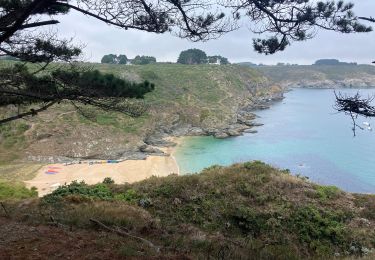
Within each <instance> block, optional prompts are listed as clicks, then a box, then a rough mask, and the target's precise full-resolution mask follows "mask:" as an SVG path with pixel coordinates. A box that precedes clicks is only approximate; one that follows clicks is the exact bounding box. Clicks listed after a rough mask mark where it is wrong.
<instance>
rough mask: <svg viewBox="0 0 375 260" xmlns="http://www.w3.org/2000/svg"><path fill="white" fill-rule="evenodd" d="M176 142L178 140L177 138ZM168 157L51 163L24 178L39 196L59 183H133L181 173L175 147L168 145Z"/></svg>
mask: <svg viewBox="0 0 375 260" xmlns="http://www.w3.org/2000/svg"><path fill="white" fill-rule="evenodd" d="M174 141H175V140H174ZM163 151H164V152H165V153H166V154H167V155H166V156H149V157H147V159H146V160H127V161H123V162H119V163H103V164H91V165H90V164H89V163H81V164H73V165H64V164H51V165H46V166H44V167H42V168H41V169H40V170H39V171H38V173H37V175H36V177H35V178H34V179H32V180H29V181H25V184H26V186H27V187H28V188H31V187H36V188H37V189H38V193H39V196H44V195H46V194H48V193H51V192H52V191H53V190H55V189H56V188H57V187H58V186H60V185H64V184H68V183H71V182H72V181H75V180H76V181H84V182H86V183H87V184H96V183H100V182H102V181H103V179H104V178H106V177H110V178H112V179H113V180H114V181H115V182H116V183H118V184H121V183H125V182H128V183H133V182H137V181H141V180H145V179H147V178H150V177H152V176H158V177H164V176H168V175H170V174H179V168H178V165H177V162H176V160H175V159H174V157H173V151H174V148H165V149H163Z"/></svg>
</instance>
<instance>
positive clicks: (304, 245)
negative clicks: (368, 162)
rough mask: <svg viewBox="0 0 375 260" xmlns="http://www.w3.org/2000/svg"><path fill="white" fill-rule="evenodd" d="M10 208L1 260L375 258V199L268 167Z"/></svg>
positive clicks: (73, 192) (69, 192) (86, 191)
mask: <svg viewBox="0 0 375 260" xmlns="http://www.w3.org/2000/svg"><path fill="white" fill-rule="evenodd" d="M107 182H108V181H107ZM108 183H109V182H108ZM4 206H5V208H6V209H7V213H5V212H4V211H1V210H0V216H2V217H0V223H2V224H4V227H9V228H4V230H3V231H2V232H1V233H0V240H1V241H4V242H2V243H1V244H0V258H1V256H2V257H3V258H4V257H5V258H7V257H9V256H10V255H12V256H17V257H20V258H23V257H24V256H33V257H35V258H37V257H38V256H43V254H45V253H46V252H49V253H48V255H49V257H63V258H66V257H68V256H69V257H71V258H77V257H79V256H82V255H85V257H87V258H102V259H103V258H108V257H112V258H119V257H129V256H133V257H135V256H138V257H149V256H154V257H159V258H158V259H164V258H163V257H168V259H208V258H213V259H306V258H312V257H314V258H317V257H319V258H320V259H330V258H333V257H335V256H336V257H338V256H340V257H343V258H347V259H349V258H350V259H351V258H353V257H357V256H366V257H367V259H373V258H372V257H375V255H374V252H373V251H371V250H372V248H374V247H375V197H374V196H373V195H356V194H349V193H345V192H343V191H341V190H339V189H338V188H335V187H331V186H328V187H326V186H319V185H316V184H313V183H310V182H308V181H306V180H305V179H304V178H297V177H294V176H291V175H290V174H289V172H288V171H287V170H285V171H282V170H277V169H274V168H272V167H270V166H268V165H265V164H263V163H261V162H253V163H245V164H236V165H233V166H231V167H219V166H213V167H210V168H208V169H206V170H204V171H203V172H202V173H201V174H197V175H190V176H169V177H166V178H151V179H149V180H146V181H142V182H139V183H135V184H132V185H116V184H98V185H95V186H88V185H85V184H83V183H73V184H71V185H70V186H65V187H61V188H59V189H58V190H56V191H55V192H54V193H52V194H50V195H48V196H46V197H44V198H42V199H32V200H27V201H18V202H17V201H13V202H10V201H8V202H5V203H4ZM5 217H8V218H7V219H6V218H5ZM11 227H12V228H11ZM30 230H35V232H30ZM100 231H101V232H100ZM39 234H43V236H40V235H39ZM140 238H142V239H146V240H147V241H145V240H142V239H140ZM14 241H17V242H14ZM61 241H66V242H64V245H63V244H62V242H61ZM149 242H151V243H152V244H153V245H151V244H150V243H149ZM20 245H22V248H21V247H20ZM158 249H159V250H158Z"/></svg>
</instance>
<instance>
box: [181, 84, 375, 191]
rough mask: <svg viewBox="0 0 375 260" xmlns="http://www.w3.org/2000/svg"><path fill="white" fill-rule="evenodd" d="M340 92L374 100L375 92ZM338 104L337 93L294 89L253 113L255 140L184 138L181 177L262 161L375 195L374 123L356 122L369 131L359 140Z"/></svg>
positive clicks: (250, 137)
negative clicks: (257, 124)
mask: <svg viewBox="0 0 375 260" xmlns="http://www.w3.org/2000/svg"><path fill="white" fill-rule="evenodd" d="M335 91H336V92H337V93H338V92H341V93H342V94H348V95H354V94H356V93H357V92H360V93H361V95H363V96H365V97H367V96H372V95H373V94H375V89H336V90H335ZM334 103H335V94H334V90H332V89H304V88H296V89H292V90H291V91H289V92H287V93H285V99H284V100H282V101H280V102H277V103H274V104H273V105H272V106H271V108H270V109H265V110H259V111H254V113H255V114H256V115H257V116H258V118H257V119H256V122H257V123H262V124H264V125H263V126H259V127H256V128H254V130H257V131H258V132H257V133H255V134H245V135H243V136H240V137H231V138H228V139H215V138H213V137H186V138H183V140H182V142H181V144H180V145H179V146H178V147H177V148H176V151H175V154H174V156H175V158H176V160H177V163H178V165H179V167H180V172H181V174H194V173H197V172H200V171H201V170H202V169H204V168H206V167H209V166H212V165H223V166H225V165H231V164H233V163H238V162H245V161H254V160H261V161H264V162H266V163H268V164H270V165H272V166H274V167H276V168H279V169H289V170H290V171H291V173H292V174H294V175H297V174H298V175H301V176H306V177H308V178H309V179H310V180H311V181H313V182H316V183H319V184H323V185H335V186H337V187H339V188H341V189H343V190H345V191H349V192H358V193H375V118H374V119H371V118H361V117H359V118H357V123H358V125H360V126H363V128H364V130H360V129H357V131H356V136H354V134H353V131H352V127H353V124H352V120H351V118H350V117H349V116H347V115H344V114H342V113H337V111H336V110H335V109H334ZM363 123H365V124H363ZM367 123H369V124H370V128H371V130H370V129H368V127H367V125H366V124H367ZM371 126H373V131H372V127H371Z"/></svg>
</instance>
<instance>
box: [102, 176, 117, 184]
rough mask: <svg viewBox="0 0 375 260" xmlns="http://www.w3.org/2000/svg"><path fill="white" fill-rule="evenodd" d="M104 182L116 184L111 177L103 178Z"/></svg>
mask: <svg viewBox="0 0 375 260" xmlns="http://www.w3.org/2000/svg"><path fill="white" fill-rule="evenodd" d="M103 184H115V181H114V180H113V179H112V178H111V177H106V178H104V180H103Z"/></svg>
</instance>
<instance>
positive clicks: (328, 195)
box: [316, 186, 340, 201]
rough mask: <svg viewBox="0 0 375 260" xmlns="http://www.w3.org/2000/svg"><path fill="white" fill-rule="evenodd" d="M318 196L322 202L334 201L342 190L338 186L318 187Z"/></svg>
mask: <svg viewBox="0 0 375 260" xmlns="http://www.w3.org/2000/svg"><path fill="white" fill-rule="evenodd" d="M316 192H317V196H318V198H320V199H321V200H322V201H325V200H327V199H334V198H336V197H337V196H338V194H339V192H340V189H339V188H337V187H336V186H318V187H317V188H316Z"/></svg>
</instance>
